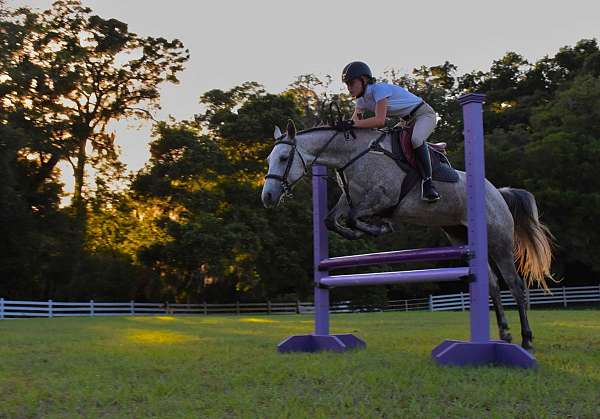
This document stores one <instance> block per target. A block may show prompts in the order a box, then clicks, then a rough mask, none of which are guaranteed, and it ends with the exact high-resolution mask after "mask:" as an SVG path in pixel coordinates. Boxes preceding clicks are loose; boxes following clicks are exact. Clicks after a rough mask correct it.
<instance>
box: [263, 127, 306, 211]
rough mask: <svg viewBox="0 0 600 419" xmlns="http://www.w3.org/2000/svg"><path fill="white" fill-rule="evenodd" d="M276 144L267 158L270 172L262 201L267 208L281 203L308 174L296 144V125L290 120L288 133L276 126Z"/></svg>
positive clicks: (266, 178) (266, 179) (266, 177)
mask: <svg viewBox="0 0 600 419" xmlns="http://www.w3.org/2000/svg"><path fill="white" fill-rule="evenodd" d="M274 136H275V146H274V147H273V150H272V151H271V154H269V157H268V158H267V163H268V164H269V172H268V174H267V175H266V176H265V184H264V186H263V190H262V202H263V205H264V206H265V207H266V208H272V207H275V206H277V205H278V204H279V202H280V201H281V198H282V197H283V196H285V195H287V194H289V193H290V191H291V189H292V188H293V186H294V185H295V184H296V182H298V181H299V180H300V179H301V178H302V176H304V175H305V174H306V171H307V167H306V161H305V160H304V157H303V156H302V154H300V151H299V150H298V149H297V146H296V126H295V125H294V123H293V122H292V121H290V122H288V126H287V133H286V134H285V135H282V134H281V130H280V129H279V127H275V133H274Z"/></svg>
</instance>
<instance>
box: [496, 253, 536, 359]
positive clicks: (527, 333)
mask: <svg viewBox="0 0 600 419" xmlns="http://www.w3.org/2000/svg"><path fill="white" fill-rule="evenodd" d="M493 261H494V263H495V264H496V267H497V268H498V273H499V275H500V276H501V277H502V279H504V282H506V284H507V285H508V287H509V288H510V292H511V293H512V295H513V298H514V299H515V301H516V302H517V307H518V309H519V319H520V320H521V337H522V339H523V341H522V343H521V346H522V347H523V348H525V349H533V344H532V341H533V334H532V333H531V328H530V327H529V320H528V319H527V304H526V300H525V284H524V283H523V280H522V279H521V277H520V276H519V274H518V273H517V269H516V268H515V264H514V261H513V255H512V249H510V251H504V252H502V254H501V255H498V256H494V257H493Z"/></svg>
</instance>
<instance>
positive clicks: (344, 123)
mask: <svg viewBox="0 0 600 419" xmlns="http://www.w3.org/2000/svg"><path fill="white" fill-rule="evenodd" d="M353 126H354V121H353V120H352V119H344V120H340V121H338V122H337V123H336V124H335V129H336V130H338V131H349V130H351V129H352V127H353Z"/></svg>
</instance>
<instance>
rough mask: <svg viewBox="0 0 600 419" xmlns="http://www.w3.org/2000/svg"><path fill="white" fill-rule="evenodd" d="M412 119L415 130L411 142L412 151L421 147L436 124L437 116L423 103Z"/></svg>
mask: <svg viewBox="0 0 600 419" xmlns="http://www.w3.org/2000/svg"><path fill="white" fill-rule="evenodd" d="M414 119H415V128H414V129H413V134H412V140H411V141H412V147H413V149H414V148H419V147H421V146H422V145H423V143H424V142H425V141H427V139H428V138H429V136H430V135H431V133H432V132H433V130H434V129H435V125H436V124H437V115H436V113H435V111H434V110H433V108H432V107H431V106H429V105H428V104H427V103H423V105H422V106H421V107H420V108H419V109H417V112H415V115H414Z"/></svg>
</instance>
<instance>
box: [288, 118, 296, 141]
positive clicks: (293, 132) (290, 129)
mask: <svg viewBox="0 0 600 419" xmlns="http://www.w3.org/2000/svg"><path fill="white" fill-rule="evenodd" d="M287 135H288V138H289V139H290V140H291V139H293V138H295V137H296V125H295V124H294V121H292V120H291V119H290V120H289V121H288V125H287Z"/></svg>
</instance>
